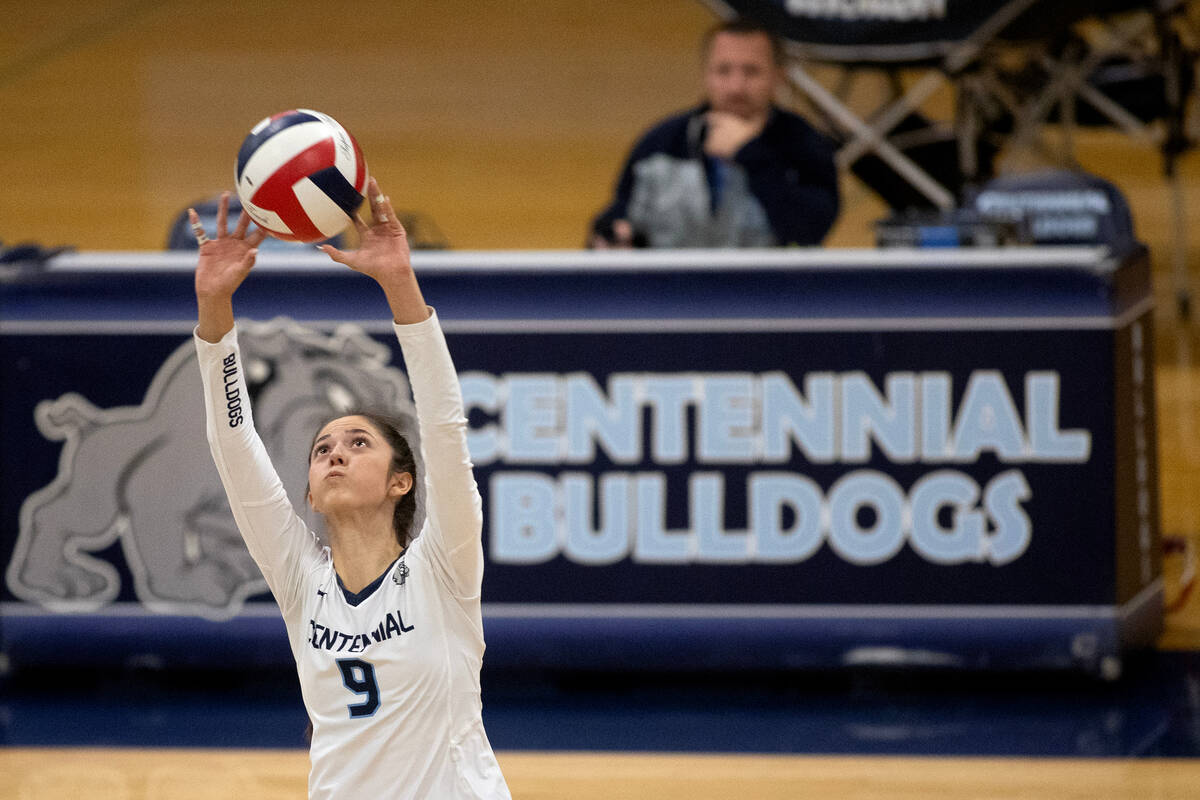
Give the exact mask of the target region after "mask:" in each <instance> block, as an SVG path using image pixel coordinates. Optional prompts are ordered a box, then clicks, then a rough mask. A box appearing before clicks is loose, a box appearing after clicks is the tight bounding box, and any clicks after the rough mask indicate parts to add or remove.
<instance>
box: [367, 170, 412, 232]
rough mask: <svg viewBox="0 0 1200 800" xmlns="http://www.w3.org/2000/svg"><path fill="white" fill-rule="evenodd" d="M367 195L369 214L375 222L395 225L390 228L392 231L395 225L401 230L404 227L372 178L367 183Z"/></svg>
mask: <svg viewBox="0 0 1200 800" xmlns="http://www.w3.org/2000/svg"><path fill="white" fill-rule="evenodd" d="M367 195H368V196H369V197H370V198H371V213H372V214H373V215H374V216H375V221H376V222H391V223H395V224H394V225H392V226H391V227H392V229H393V230H395V228H396V226H397V225H399V226H400V227H401V228H403V227H404V226H403V225H400V221H399V220H398V219H396V211H395V209H393V208H392V201H391V200H390V199H388V197H387V196H386V195H385V194H384V193H383V190H382V189H380V188H379V181H377V180H375V179H374V178H370V179H369V180H368V181H367Z"/></svg>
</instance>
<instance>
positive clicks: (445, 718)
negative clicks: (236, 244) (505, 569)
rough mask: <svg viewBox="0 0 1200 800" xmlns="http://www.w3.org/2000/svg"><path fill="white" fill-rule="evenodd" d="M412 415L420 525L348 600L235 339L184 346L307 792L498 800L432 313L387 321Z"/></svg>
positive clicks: (469, 496) (475, 606) (502, 790)
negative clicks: (294, 676)
mask: <svg viewBox="0 0 1200 800" xmlns="http://www.w3.org/2000/svg"><path fill="white" fill-rule="evenodd" d="M395 329H396V336H397V338H398V339H399V341H400V346H401V349H402V351H403V353H404V361H405V364H406V365H407V369H408V378H409V382H410V383H411V385H412V389H413V398H414V400H415V402H416V406H417V417H418V420H419V425H420V434H421V451H422V458H423V464H424V469H425V480H426V509H425V516H426V519H425V522H424V525H423V526H422V528H421V532H420V535H419V536H417V537H416V538H415V539H414V540H413V541H412V543H411V544H410V545H409V547H408V549H407V550H406V551H405V553H404V554H403V555H402V556H401V557H400V559H398V560H397V561H396V562H394V563H393V564H392V565H391V566H390V567H389V568H388V570H387V571H386V572H385V573H384V574H383V575H381V576H380V577H379V579H377V580H376V581H375V582H373V583H372V584H371V585H370V586H368V587H366V588H365V589H363V590H362V591H361V592H359V593H358V594H350V593H348V592H345V591H343V589H342V587H341V585H340V582H339V581H338V577H337V573H336V572H335V571H334V566H333V561H332V558H331V557H330V554H329V551H328V549H327V548H324V547H322V546H321V544H320V542H319V540H318V539H317V537H316V536H315V535H314V534H313V532H312V531H311V530H309V528H308V527H307V526H306V525H305V524H304V521H303V520H302V519H301V518H300V516H299V515H297V513H296V511H295V510H294V508H293V507H292V504H291V502H290V501H289V500H288V497H287V495H286V494H285V492H284V489H283V484H282V483H281V482H280V479H279V477H278V475H277V473H276V471H275V469H274V467H273V466H272V465H271V462H270V460H269V458H268V457H267V451H266V449H265V448H264V447H263V444H262V441H261V440H260V439H259V436H258V434H257V433H256V431H255V429H254V424H253V419H252V417H251V413H250V406H249V402H248V395H247V392H246V384H245V378H244V374H243V367H242V363H241V356H240V354H239V351H238V345H237V334H236V330H234V331H230V332H229V333H228V334H226V335H225V337H224V338H223V339H222V340H221V341H220V342H218V343H215V344H211V343H208V342H205V341H204V340H202V339H200V338H199V337H198V336H197V337H195V340H196V350H197V353H198V354H199V360H200V368H201V373H202V375H203V380H204V387H205V396H206V406H207V412H208V414H207V416H208V440H209V444H210V446H211V449H212V455H213V459H214V460H215V461H216V465H217V471H218V472H220V474H221V480H222V481H223V483H224V485H225V491H226V493H227V494H228V496H229V504H230V506H231V507H232V509H233V516H234V518H235V520H236V521H237V524H238V528H239V529H240V530H241V533H242V536H243V538H244V539H245V540H246V545H247V546H248V548H249V550H250V554H251V555H252V556H253V557H254V560H255V561H256V562H257V563H258V566H259V567H260V568H261V569H262V572H263V575H264V576H265V577H266V580H267V584H268V585H269V586H270V588H271V592H272V593H273V594H274V596H275V599H276V601H277V602H278V603H279V608H280V611H281V612H282V613H283V618H284V621H285V622H286V624H287V631H288V638H289V640H290V642H291V647H292V654H293V656H294V657H295V659H296V666H297V670H298V672H299V675H300V688H301V691H302V693H303V696H304V705H305V706H306V707H307V709H308V715H309V718H310V719H311V720H312V724H313V738H312V748H311V753H310V756H311V760H312V771H311V772H310V774H309V782H308V791H309V797H310V798H314V799H320V800H325V798H347V797H370V798H380V799H382V798H388V800H397V799H398V798H435V797H436V798H447V799H453V798H508V797H510V795H509V791H508V787H507V786H506V784H505V782H504V777H503V776H502V775H501V773H500V767H499V765H498V764H497V762H496V757H495V755H494V753H493V752H492V747H491V744H490V743H489V742H488V739H487V735H486V734H485V733H484V730H483V723H482V720H481V716H480V711H481V703H480V695H479V670H480V666H481V665H482V661H483V649H484V644H483V623H482V615H481V611H480V586H481V583H482V579H483V547H482V543H481V539H480V532H481V528H482V524H483V513H482V502H481V500H480V497H479V491H478V488H477V487H476V484H475V478H474V474H473V472H472V468H471V461H470V456H469V453H468V451H467V442H466V430H467V420H466V417H465V414H464V412H463V403H462V395H461V392H460V390H459V386H458V380H457V376H456V374H455V372H454V365H453V363H452V362H451V360H450V353H449V351H448V350H447V348H446V341H445V338H444V336H443V335H442V330H441V327H440V326H439V325H438V320H437V316H436V314H435V313H434V314H431V316H430V318H429V319H427V320H425V321H424V322H420V323H417V324H414V325H396V326H395Z"/></svg>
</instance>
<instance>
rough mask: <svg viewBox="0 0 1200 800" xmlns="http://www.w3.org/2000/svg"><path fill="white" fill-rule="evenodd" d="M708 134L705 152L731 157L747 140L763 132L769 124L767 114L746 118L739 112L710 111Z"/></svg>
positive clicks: (716, 156)
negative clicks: (738, 113)
mask: <svg viewBox="0 0 1200 800" xmlns="http://www.w3.org/2000/svg"><path fill="white" fill-rule="evenodd" d="M705 119H706V120H707V121H708V135H707V136H705V137H704V152H705V153H706V154H707V155H710V156H713V157H715V158H724V159H731V158H733V156H734V154H735V153H737V151H738V150H741V149H742V147H743V146H744V145H745V144H746V142H748V141H750V140H751V139H753V138H754V137H756V136H758V135H759V134H760V133H762V129H763V126H765V125H766V124H767V117H766V115H765V114H763V115H762V116H758V117H751V118H750V119H746V118H744V117H739V116H738V115H737V114H728V113H725V112H723V111H709V112H708V113H707V114H706V115H705Z"/></svg>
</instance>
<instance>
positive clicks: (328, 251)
mask: <svg viewBox="0 0 1200 800" xmlns="http://www.w3.org/2000/svg"><path fill="white" fill-rule="evenodd" d="M317 249H318V250H320V251H321V252H322V253H324V254H325V255H327V256H329V257H330V258H332V259H333V260H334V261H336V262H337V263H339V264H345V265H346V266H350V258H349V256H347V255H346V254H345V253H343V252H342V251H341V250H338V249H337V248H336V247H334V246H333V245H331V244H323V245H321V246H320V247H319V248H317Z"/></svg>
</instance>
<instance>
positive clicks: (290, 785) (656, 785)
mask: <svg viewBox="0 0 1200 800" xmlns="http://www.w3.org/2000/svg"><path fill="white" fill-rule="evenodd" d="M499 758H500V765H501V768H502V769H503V770H504V774H505V778H506V779H507V780H508V784H509V788H510V789H511V790H512V793H513V797H514V798H516V799H517V800H731V798H737V800H797V798H806V800H822V799H823V798H830V799H831V800H885V799H886V800H929V798H942V799H943V800H959V799H960V798H961V799H962V800H968V799H972V800H973V799H974V798H981V799H982V798H987V799H988V800H992V799H995V800H1000V799H1001V798H1003V799H1004V800H1027V799H1028V800H1048V799H1049V798H1053V799H1054V800H1075V798H1078V800H1124V799H1125V798H1128V800H1194V798H1195V797H1197V787H1200V761H1186V760H1169V761H1168V760H1146V759H1138V760H1136V761H1135V760H1128V761H1127V760H1111V759H1106V760H1083V759H1036V760H1035V759H975V758H956V759H933V758H885V757H871V758H862V757H836V758H831V757H794V756H727V755H675V754H670V755H630V754H620V753H613V754H607V753H606V754H601V753H501V754H500V755H499ZM307 770H308V758H307V755H306V754H304V753H302V752H299V751H261V750H254V751H246V750H241V751H237V750H199V751H197V750H173V751H172V750H55V749H50V750H47V749H41V750H24V749H22V750H13V749H10V750H0V800H64V799H65V798H72V799H73V798H78V800H246V798H254V800H296V799H297V798H303V797H304V796H305V785H306V784H305V781H306V776H307Z"/></svg>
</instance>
